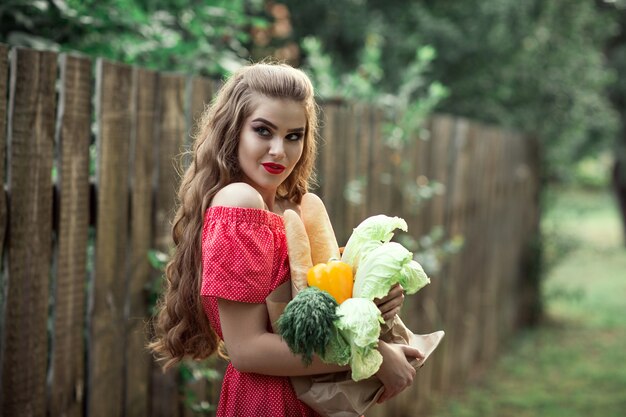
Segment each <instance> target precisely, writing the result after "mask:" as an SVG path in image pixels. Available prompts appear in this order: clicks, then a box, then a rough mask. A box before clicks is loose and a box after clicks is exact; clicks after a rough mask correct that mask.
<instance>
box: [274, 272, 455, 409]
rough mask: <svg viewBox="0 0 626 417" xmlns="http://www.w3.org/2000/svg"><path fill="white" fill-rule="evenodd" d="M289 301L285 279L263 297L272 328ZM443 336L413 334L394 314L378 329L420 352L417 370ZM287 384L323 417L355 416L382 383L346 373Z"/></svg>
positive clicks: (386, 338)
mask: <svg viewBox="0 0 626 417" xmlns="http://www.w3.org/2000/svg"><path fill="white" fill-rule="evenodd" d="M289 301H291V284H290V282H286V283H284V284H282V285H281V286H279V287H278V288H276V289H275V290H274V291H273V292H272V293H271V294H270V295H269V296H268V297H267V298H266V299H265V302H266V304H267V311H268V314H269V318H270V320H271V323H272V329H274V332H276V333H278V331H277V329H276V320H278V318H279V317H280V315H281V314H282V312H283V310H284V309H285V307H286V306H287V304H288V303H289ZM443 336H444V332H443V331H441V330H440V331H438V332H435V333H431V334H426V335H416V334H413V332H411V331H410V330H409V329H408V328H407V327H406V326H405V325H404V323H403V322H402V320H400V317H398V316H395V317H394V319H393V320H390V322H388V323H385V325H383V329H381V339H382V340H384V341H386V342H392V343H406V344H410V345H411V346H414V347H416V348H418V349H419V350H420V351H421V352H422V353H424V359H422V360H420V361H417V360H413V361H412V362H411V363H412V365H413V366H414V367H415V368H416V369H417V368H420V367H422V366H423V365H424V362H426V359H428V357H429V356H430V354H431V353H432V352H433V351H434V350H435V348H436V347H437V346H438V345H439V342H441V339H442V338H443ZM291 383H292V385H293V388H294V391H295V392H296V396H297V397H298V399H299V400H300V401H302V402H304V403H305V404H307V405H308V406H309V407H311V408H312V409H314V410H315V411H317V412H318V413H319V414H321V415H323V416H327V417H358V416H361V415H363V413H365V411H367V410H368V409H369V408H370V407H372V406H373V405H374V404H376V401H377V400H378V398H379V397H380V395H381V394H382V391H383V384H382V383H381V382H380V380H379V379H378V378H376V377H375V376H373V377H371V378H368V379H365V380H362V381H358V382H357V381H353V380H352V378H351V377H350V372H349V371H346V372H336V373H332V374H324V375H313V376H302V377H292V378H291Z"/></svg>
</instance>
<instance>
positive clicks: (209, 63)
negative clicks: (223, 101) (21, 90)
mask: <svg viewBox="0 0 626 417" xmlns="http://www.w3.org/2000/svg"><path fill="white" fill-rule="evenodd" d="M267 26H268V19H267V17H266V15H265V12H264V1H263V0H210V1H209V0H49V1H44V0H8V1H4V2H3V3H2V5H0V42H6V43H9V44H12V45H22V46H29V47H33V48H37V49H54V50H61V51H80V52H82V53H85V54H88V55H91V56H94V57H96V56H97V57H105V58H109V59H111V60H115V61H120V62H125V63H129V64H137V65H140V66H143V67H147V68H153V69H160V70H168V71H183V72H192V73H197V74H204V75H213V76H221V75H223V74H225V73H228V72H230V71H232V70H234V69H236V68H237V67H239V66H240V65H242V63H245V61H246V59H248V58H249V56H250V52H249V46H250V42H251V38H250V30H251V28H253V27H259V28H264V27H267Z"/></svg>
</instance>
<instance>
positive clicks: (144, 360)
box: [124, 68, 158, 417]
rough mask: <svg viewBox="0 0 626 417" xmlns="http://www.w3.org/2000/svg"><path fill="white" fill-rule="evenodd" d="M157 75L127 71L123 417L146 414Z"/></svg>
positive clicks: (154, 73)
mask: <svg viewBox="0 0 626 417" xmlns="http://www.w3.org/2000/svg"><path fill="white" fill-rule="evenodd" d="M157 81H158V74H157V73H156V72H153V71H147V70H142V69H137V68H134V69H133V95H134V97H133V103H134V104H133V109H132V110H133V111H132V116H133V118H132V124H133V129H132V132H133V133H132V136H131V147H130V161H131V162H130V183H131V190H130V191H131V194H130V209H131V211H130V242H129V252H128V259H129V270H128V282H127V290H126V301H125V302H126V340H127V343H126V370H125V372H126V374H125V376H126V379H125V381H126V385H125V387H126V390H125V397H124V401H125V406H124V409H125V415H126V416H127V417H135V416H136V417H141V416H147V415H149V409H148V406H149V404H150V400H149V382H150V369H151V364H152V361H151V357H150V355H149V353H148V350H147V349H146V343H147V341H148V338H147V332H146V330H147V327H146V315H147V314H148V305H147V295H146V294H147V289H146V288H147V286H148V285H149V282H150V277H151V272H152V270H151V267H150V263H149V262H148V251H149V250H150V249H151V248H152V226H153V225H152V187H153V182H154V176H155V166H156V164H155V158H156V153H155V151H154V145H155V142H156V140H155V137H156V130H157V129H156V120H158V118H157V116H156V114H157V113H156V111H157V109H156V95H157V91H158V83H157Z"/></svg>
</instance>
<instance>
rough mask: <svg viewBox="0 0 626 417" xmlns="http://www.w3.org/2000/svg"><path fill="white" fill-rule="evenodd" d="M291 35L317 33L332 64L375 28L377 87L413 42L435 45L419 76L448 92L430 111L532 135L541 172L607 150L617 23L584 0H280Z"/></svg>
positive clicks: (563, 168) (354, 55)
mask: <svg viewBox="0 0 626 417" xmlns="http://www.w3.org/2000/svg"><path fill="white" fill-rule="evenodd" d="M282 2H284V3H285V4H287V5H289V7H290V9H291V10H292V20H293V26H294V37H295V38H296V39H306V37H308V36H315V37H317V38H318V39H319V40H320V42H321V44H323V45H324V46H325V48H326V50H327V52H328V54H329V62H332V63H333V65H334V66H335V68H336V70H337V71H338V72H340V73H345V72H349V71H350V70H351V69H352V68H355V67H356V66H357V65H358V63H359V54H360V50H361V45H363V44H364V43H367V42H368V37H369V36H370V33H377V34H379V37H380V39H379V41H378V42H379V44H381V45H383V46H382V48H381V56H380V59H379V61H380V63H381V65H382V72H383V73H384V74H385V75H384V77H383V78H382V79H381V80H380V84H381V85H382V87H383V89H384V90H387V91H394V90H396V89H397V88H398V87H399V86H400V85H402V84H403V83H404V82H405V79H406V76H407V75H408V74H407V68H408V66H409V63H410V62H412V61H413V59H414V55H415V46H416V45H431V46H432V47H433V48H434V50H435V51H436V52H437V54H436V57H435V58H434V59H433V60H432V62H431V63H430V64H429V69H428V71H426V72H425V73H424V74H423V75H424V77H426V81H427V84H428V82H433V81H439V82H441V84H443V85H445V86H446V88H447V90H448V92H449V94H447V97H446V98H445V99H443V100H441V101H440V102H439V103H438V104H437V106H436V110H437V111H441V112H447V113H452V114H456V115H462V116H467V117H470V118H472V119H477V120H482V121H485V122H488V123H494V124H498V125H500V126H505V127H511V128H514V129H517V130H520V131H523V132H527V133H530V134H535V135H538V137H539V138H540V139H541V140H542V143H543V144H544V146H545V149H546V157H547V165H546V168H547V171H546V172H547V175H549V176H550V177H551V178H556V179H568V178H571V176H569V175H568V172H569V169H570V167H571V164H572V161H575V160H577V159H579V158H581V157H583V156H587V155H589V154H593V153H596V152H599V151H601V150H603V149H607V148H608V147H609V146H610V144H611V143H612V140H613V138H614V137H615V133H616V130H617V128H618V118H617V113H616V112H615V110H614V108H613V107H612V106H611V103H610V101H609V99H608V95H607V87H608V86H610V85H612V84H611V83H613V82H615V80H616V77H615V73H614V71H613V70H612V69H611V68H610V67H608V66H607V65H606V62H605V55H604V47H605V45H606V42H607V41H608V39H609V38H610V37H611V36H612V35H613V34H615V33H616V31H618V29H619V27H618V25H617V24H616V22H615V18H614V16H613V15H611V14H609V13H606V12H605V11H603V10H601V9H600V8H599V7H597V6H596V4H595V3H594V2H593V1H580V2H571V1H568V0H550V1H543V0H529V1H524V2H520V1H517V0H499V1H480V0H465V1H462V2H461V1H458V2H452V1H432V0H431V1H429V0H420V1H411V2H408V1H401V0H384V1H383V0H346V1H342V2H341V7H337V2H336V1H329V0H312V1H308V2H305V3H303V2H298V1H296V0H282Z"/></svg>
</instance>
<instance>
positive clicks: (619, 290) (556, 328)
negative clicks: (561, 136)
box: [433, 190, 626, 417]
mask: <svg viewBox="0 0 626 417" xmlns="http://www.w3.org/2000/svg"><path fill="white" fill-rule="evenodd" d="M549 207H550V209H549V210H548V212H547V213H546V216H545V217H544V221H543V222H542V228H543V230H544V231H545V233H546V242H545V243H546V250H548V252H549V254H548V256H550V257H552V259H551V260H550V259H549V265H551V268H550V270H549V271H548V273H547V276H546V277H544V282H543V293H544V294H545V301H546V319H545V320H544V323H543V324H542V325H541V326H539V327H537V328H534V329H531V330H527V331H524V332H523V333H521V334H519V335H518V336H516V337H515V338H514V339H513V340H511V343H510V346H509V348H508V349H507V350H506V352H505V353H503V354H502V356H501V357H500V358H499V359H498V360H497V362H496V363H495V365H494V366H493V367H492V368H491V369H490V370H489V371H487V372H486V373H485V374H484V375H483V376H482V377H481V378H480V380H479V381H477V382H476V383H473V384H472V387H471V388H468V389H466V390H465V391H464V392H463V393H461V394H459V395H456V396H453V397H452V398H450V397H446V398H444V399H443V400H442V401H440V403H439V405H438V406H436V407H435V412H434V413H433V416H434V417H478V416H480V417H531V416H532V417H534V416H542V417H582V416H585V417H596V416H597V417H621V416H625V415H626V249H624V246H623V245H622V241H621V236H620V230H621V228H620V224H619V220H618V217H617V212H616V209H615V205H614V203H613V200H612V198H611V196H610V195H608V194H607V193H598V192H595V193H592V192H582V191H573V190H558V191H554V192H552V193H551V195H550V206H549Z"/></svg>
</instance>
